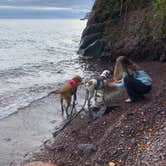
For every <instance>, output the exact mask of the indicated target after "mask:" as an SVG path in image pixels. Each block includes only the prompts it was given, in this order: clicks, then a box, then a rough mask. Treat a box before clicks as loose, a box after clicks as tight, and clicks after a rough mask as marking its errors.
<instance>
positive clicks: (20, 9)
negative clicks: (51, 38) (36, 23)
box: [0, 0, 94, 18]
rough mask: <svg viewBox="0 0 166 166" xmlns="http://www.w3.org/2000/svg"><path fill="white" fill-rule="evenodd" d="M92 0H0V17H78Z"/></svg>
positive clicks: (90, 5) (87, 8)
mask: <svg viewBox="0 0 166 166" xmlns="http://www.w3.org/2000/svg"><path fill="white" fill-rule="evenodd" d="M93 2H94V0H0V18H80V17H83V16H84V15H85V13H87V12H89V11H90V9H91V7H92V5H93Z"/></svg>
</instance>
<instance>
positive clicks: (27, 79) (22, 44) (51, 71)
mask: <svg viewBox="0 0 166 166" xmlns="http://www.w3.org/2000/svg"><path fill="white" fill-rule="evenodd" d="M85 26H86V21H80V20H28V19H27V20H14V19H11V20H3V19H2V20H0V119H3V118H5V117H7V116H9V115H10V114H12V113H15V112H16V111H18V110H19V109H20V108H23V107H26V106H28V105H29V104H31V103H32V102H34V101H35V100H38V99H40V98H43V97H45V96H47V95H48V92H50V91H51V90H52V89H57V87H58V85H59V84H60V83H62V82H64V81H65V80H67V79H69V78H71V77H72V76H73V75H74V74H80V75H81V76H82V75H83V64H82V63H80V61H79V58H78V55H77V53H76V52H77V50H78V47H79V41H80V38H81V33H82V31H83V29H84V28H85Z"/></svg>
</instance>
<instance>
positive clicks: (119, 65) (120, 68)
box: [108, 56, 152, 102]
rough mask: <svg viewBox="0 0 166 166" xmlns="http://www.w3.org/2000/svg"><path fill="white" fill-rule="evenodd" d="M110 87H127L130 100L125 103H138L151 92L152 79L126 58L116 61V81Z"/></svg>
mask: <svg viewBox="0 0 166 166" xmlns="http://www.w3.org/2000/svg"><path fill="white" fill-rule="evenodd" d="M108 86H109V87H111V88H114V87H125V89H126V91H127V93H128V96H129V98H128V99H126V100H125V102H136V101H140V100H142V99H144V94H146V93H148V92H150V90H151V88H152V79H151V78H150V76H149V75H148V74H147V73H146V72H145V71H144V70H142V69H141V68H140V67H139V66H138V65H137V64H136V63H134V62H133V61H132V60H130V59H129V58H127V57H125V56H120V57H118V58H117V60H116V64H115V68H114V81H113V82H110V83H109V84H108Z"/></svg>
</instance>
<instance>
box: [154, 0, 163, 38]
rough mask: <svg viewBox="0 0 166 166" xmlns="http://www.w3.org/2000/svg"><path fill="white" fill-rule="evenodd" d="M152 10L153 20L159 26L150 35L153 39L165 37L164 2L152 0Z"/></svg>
mask: <svg viewBox="0 0 166 166" xmlns="http://www.w3.org/2000/svg"><path fill="white" fill-rule="evenodd" d="M153 8H154V15H153V20H154V21H158V22H159V25H158V27H157V29H156V30H155V31H154V32H153V34H152V35H153V37H154V38H164V37H166V0H153Z"/></svg>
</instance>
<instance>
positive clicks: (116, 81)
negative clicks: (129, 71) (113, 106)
mask: <svg viewBox="0 0 166 166" xmlns="http://www.w3.org/2000/svg"><path fill="white" fill-rule="evenodd" d="M114 82H115V83H120V82H122V79H121V80H115V81H114Z"/></svg>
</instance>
